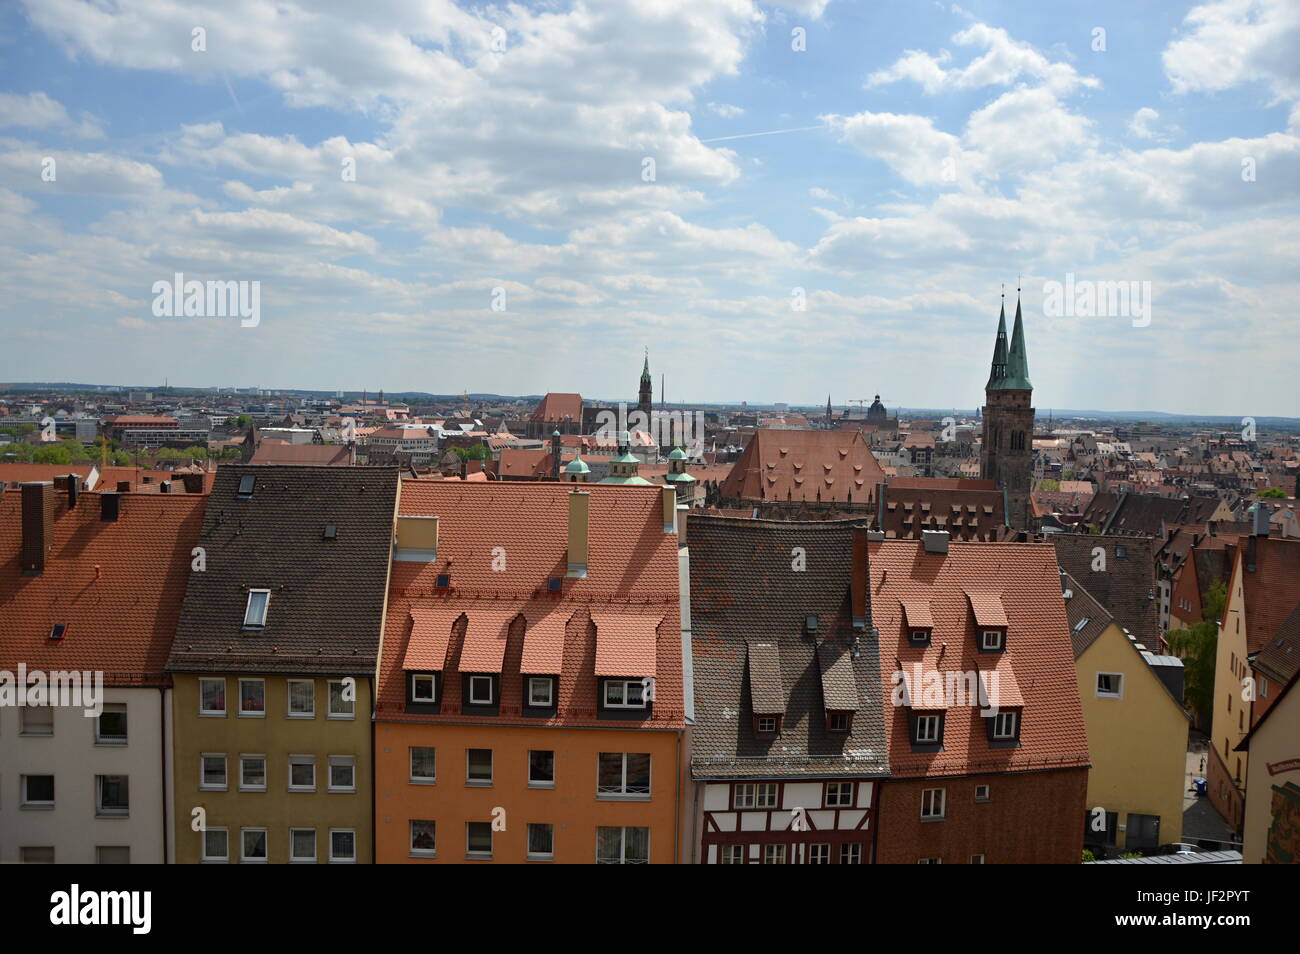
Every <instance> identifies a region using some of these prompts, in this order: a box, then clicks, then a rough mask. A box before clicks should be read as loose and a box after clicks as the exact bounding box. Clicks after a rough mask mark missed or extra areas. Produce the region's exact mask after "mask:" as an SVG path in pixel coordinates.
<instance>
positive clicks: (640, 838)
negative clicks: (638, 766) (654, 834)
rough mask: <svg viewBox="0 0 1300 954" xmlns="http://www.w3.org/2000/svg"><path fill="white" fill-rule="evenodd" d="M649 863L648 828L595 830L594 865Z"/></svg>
mask: <svg viewBox="0 0 1300 954" xmlns="http://www.w3.org/2000/svg"><path fill="white" fill-rule="evenodd" d="M647 758H649V756H647ZM649 863H650V829H649V828H597V829H596V864H598V865H648V864H649Z"/></svg>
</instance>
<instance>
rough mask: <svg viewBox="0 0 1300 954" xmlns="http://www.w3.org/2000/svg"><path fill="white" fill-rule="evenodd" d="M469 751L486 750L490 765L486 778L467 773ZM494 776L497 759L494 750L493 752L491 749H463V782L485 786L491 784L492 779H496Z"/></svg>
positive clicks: (495, 775)
mask: <svg viewBox="0 0 1300 954" xmlns="http://www.w3.org/2000/svg"><path fill="white" fill-rule="evenodd" d="M471 752H486V753H487V754H488V764H489V766H490V770H489V773H488V777H487V778H474V777H472V776H471V775H470V774H469V764H470V763H469V758H470V756H469V754H470V753H471ZM496 777H497V759H496V753H495V752H493V751H492V750H491V749H466V750H465V784H466V785H470V786H474V787H480V788H486V787H487V786H489V785H491V784H492V783H493V781H495V780H496Z"/></svg>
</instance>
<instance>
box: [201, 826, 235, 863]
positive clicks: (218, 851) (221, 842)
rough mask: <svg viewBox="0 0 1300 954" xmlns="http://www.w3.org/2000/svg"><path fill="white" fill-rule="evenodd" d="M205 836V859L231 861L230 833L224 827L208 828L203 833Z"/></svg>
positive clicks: (203, 836) (202, 835)
mask: <svg viewBox="0 0 1300 954" xmlns="http://www.w3.org/2000/svg"><path fill="white" fill-rule="evenodd" d="M201 837H202V838H203V860H204V861H221V862H228V861H230V835H229V833H228V832H227V831H226V829H224V828H208V829H206V830H204V831H203V832H202V834H201Z"/></svg>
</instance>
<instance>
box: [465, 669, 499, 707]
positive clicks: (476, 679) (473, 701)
mask: <svg viewBox="0 0 1300 954" xmlns="http://www.w3.org/2000/svg"><path fill="white" fill-rule="evenodd" d="M484 682H486V683H487V698H486V699H482V698H480V697H479V696H478V695H477V692H476V690H477V688H478V687H479V685H480V684H482V683H484ZM493 682H494V680H493V679H492V677H491V676H484V675H472V676H470V677H469V704H470V705H472V706H490V705H492V704H493V703H494V702H495V700H496V693H495V692H494V691H493V689H494V686H493Z"/></svg>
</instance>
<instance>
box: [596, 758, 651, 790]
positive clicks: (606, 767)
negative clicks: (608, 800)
mask: <svg viewBox="0 0 1300 954" xmlns="http://www.w3.org/2000/svg"><path fill="white" fill-rule="evenodd" d="M596 795H597V797H600V796H602V795H605V796H612V797H623V798H628V797H633V798H639V797H645V798H648V797H649V796H650V755H649V754H648V753H637V752H601V753H600V756H599V757H598V759H597V764H596Z"/></svg>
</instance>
